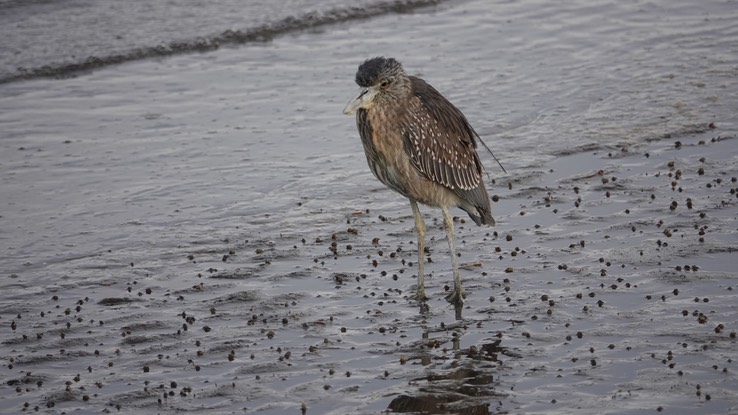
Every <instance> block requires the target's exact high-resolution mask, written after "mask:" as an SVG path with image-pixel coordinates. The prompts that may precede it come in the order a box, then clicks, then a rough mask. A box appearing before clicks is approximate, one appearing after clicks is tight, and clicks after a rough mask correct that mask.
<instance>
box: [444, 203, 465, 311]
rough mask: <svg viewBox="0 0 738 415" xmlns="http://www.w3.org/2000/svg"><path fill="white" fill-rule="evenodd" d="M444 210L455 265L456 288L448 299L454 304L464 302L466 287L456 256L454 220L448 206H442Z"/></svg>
mask: <svg viewBox="0 0 738 415" xmlns="http://www.w3.org/2000/svg"><path fill="white" fill-rule="evenodd" d="M441 212H443V220H444V222H445V223H446V236H447V237H448V249H449V251H451V263H452V264H453V267H454V290H453V291H451V294H449V295H447V296H446V300H447V301H448V302H449V303H453V304H459V305H460V304H463V303H464V297H465V294H464V289H463V288H462V287H461V275H459V264H458V262H457V258H456V245H455V243H454V220H453V218H452V217H451V214H450V213H449V212H448V208H446V207H445V206H442V207H441Z"/></svg>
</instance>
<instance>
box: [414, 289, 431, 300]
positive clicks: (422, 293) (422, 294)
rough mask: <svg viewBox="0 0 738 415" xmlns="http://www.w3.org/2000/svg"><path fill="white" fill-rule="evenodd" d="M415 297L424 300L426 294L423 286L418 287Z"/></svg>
mask: <svg viewBox="0 0 738 415" xmlns="http://www.w3.org/2000/svg"><path fill="white" fill-rule="evenodd" d="M415 299H416V300H418V301H425V300H427V299H428V296H427V295H425V287H422V286H421V287H420V288H418V292H417V293H416V294H415Z"/></svg>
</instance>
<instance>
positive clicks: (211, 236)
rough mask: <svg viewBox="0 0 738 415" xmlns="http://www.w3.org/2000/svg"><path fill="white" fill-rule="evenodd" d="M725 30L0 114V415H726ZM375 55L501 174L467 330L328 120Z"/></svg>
mask: <svg viewBox="0 0 738 415" xmlns="http://www.w3.org/2000/svg"><path fill="white" fill-rule="evenodd" d="M736 10H737V9H736V8H735V7H734V4H732V3H730V2H724V3H721V2H708V3H705V4H702V5H699V6H697V5H689V4H679V5H674V4H673V3H666V4H659V3H653V2H652V3H624V4H616V5H612V4H607V3H597V4H595V3H591V2H587V3H579V2H567V3H563V4H561V3H560V4H558V5H553V4H548V3H541V4H539V3H536V2H519V3H496V4H490V3H489V2H483V1H481V0H480V1H469V2H460V3H455V2H454V3H443V4H441V5H439V6H434V7H431V8H424V9H418V10H416V11H415V12H413V13H406V14H388V15H384V16H380V17H377V18H374V19H369V20H362V21H351V22H345V23H338V24H334V25H330V26H323V27H321V29H320V30H315V31H309V32H290V33H287V34H285V35H282V36H280V37H277V38H275V39H273V40H272V41H269V42H265V43H259V44H245V45H243V46H240V47H234V48H221V49H219V50H217V51H213V52H209V53H203V54H192V55H181V56H174V57H171V58H167V59H160V60H143V61H138V62H131V63H126V64H122V65H117V66H110V67H107V68H105V69H101V70H97V71H94V72H89V73H82V74H78V76H76V77H74V78H71V79H64V80H54V79H36V80H32V81H24V82H11V83H5V84H3V85H0V172H2V175H1V176H0V189H1V190H0V192H1V193H2V194H1V197H0V252H2V255H1V256H0V273H2V274H0V275H3V278H2V288H3V293H4V294H3V295H2V296H1V297H0V323H2V324H1V325H2V327H4V329H3V330H0V333H1V334H0V342H1V343H0V344H2V347H1V348H0V350H2V353H0V359H2V361H3V366H4V368H3V369H2V370H1V371H0V373H3V383H2V385H3V386H2V393H0V401H2V404H0V408H2V411H3V412H4V413H17V412H20V411H23V410H26V411H34V409H36V408H37V409H38V411H39V412H44V413H62V412H66V413H71V412H75V411H78V412H103V411H114V412H121V413H140V412H157V413H173V412H177V411H195V412H198V413H244V412H246V413H251V412H255V413H263V414H282V413H298V412H299V411H300V407H301V405H302V404H303V403H304V404H305V406H306V408H307V409H306V410H307V413H313V414H321V413H335V414H342V413H378V412H381V411H384V410H387V409H388V408H391V409H393V410H416V411H420V410H426V411H430V410H431V408H434V409H433V410H434V411H436V413H464V412H463V411H464V410H466V413H505V412H506V413H526V414H528V413H547V414H549V413H567V414H568V413H582V414H587V413H592V411H593V408H597V410H598V411H600V412H601V413H634V414H635V413H643V412H644V411H647V412H653V411H657V409H658V408H662V412H663V413H672V414H674V413H676V414H693V413H704V414H709V413H735V412H738V406H737V404H736V402H738V396H737V395H738V386H737V385H738V382H736V377H735V372H736V370H738V368H736V363H735V357H734V356H735V355H736V353H735V352H736V339H735V332H736V331H738V327H737V326H738V314H737V313H736V309H735V306H734V304H735V300H736V298H735V290H736V288H738V287H736V277H737V276H738V275H737V274H736V271H735V263H736V260H735V258H736V256H735V255H736V253H735V250H736V248H738V238H737V237H736V232H737V231H738V226H737V225H736V209H735V207H736V190H737V189H738V183H736V182H735V178H736V177H738V156H737V154H738V152H736V150H737V149H738V146H737V145H736V142H737V141H736V114H737V113H738V111H736V109H738V102H737V101H738V98H736V97H738V61H736V59H735V57H736V56H738V50H736V45H738V33H736V31H735V27H734V25H733V24H732V22H734V21H735V19H736V17H738V16H736V15H737V14H738V12H736ZM380 54H382V55H387V56H395V57H397V58H398V59H400V60H401V61H402V62H403V63H404V64H405V67H406V69H407V70H408V72H410V73H415V74H420V75H422V76H423V77H424V78H426V79H427V80H428V81H429V82H431V83H432V84H433V85H434V86H436V87H437V88H438V89H439V90H440V91H442V92H443V93H444V94H445V95H447V96H448V97H450V98H451V100H452V101H453V102H454V103H456V104H457V105H458V106H459V107H460V108H461V109H462V110H463V111H464V112H465V113H466V115H467V116H468V118H469V119H470V120H471V121H472V124H473V125H474V126H475V128H476V129H477V130H478V131H479V132H480V134H481V135H482V136H483V137H484V138H485V140H486V142H487V144H489V145H490V146H491V147H492V148H493V150H494V151H495V153H496V155H497V156H498V158H500V159H501V161H502V163H503V164H504V165H505V167H506V169H507V171H508V174H504V173H503V172H501V171H500V170H499V169H498V168H497V166H496V165H495V163H494V161H493V160H492V159H491V158H490V157H487V156H486V155H484V156H483V159H484V160H485V164H486V166H487V168H488V173H489V178H488V179H487V182H488V188H489V190H490V194H491V195H497V196H498V197H499V202H497V203H495V204H494V205H493V211H494V215H495V218H496V220H497V222H498V225H497V227H495V228H477V227H475V226H471V221H468V220H465V218H464V217H463V216H461V214H462V213H463V212H455V214H457V215H460V216H459V223H458V224H457V244H458V249H459V251H460V254H461V258H460V261H461V262H462V263H463V264H465V266H464V270H463V273H462V276H463V278H464V281H465V287H466V291H467V294H468V297H467V302H466V305H465V307H464V309H463V310H461V313H462V317H463V319H462V320H460V321H457V320H456V319H455V318H454V317H455V313H454V310H453V307H451V306H449V305H448V304H446V302H445V301H444V300H443V291H444V286H445V285H447V284H450V283H451V276H450V269H449V268H450V261H449V258H448V254H447V246H446V241H445V240H444V239H445V238H444V232H443V230H442V220H441V216H440V214H438V212H436V211H434V210H432V209H423V212H424V213H425V214H426V222H427V223H428V225H429V232H428V234H429V237H432V238H433V240H432V241H431V242H430V243H429V246H430V250H431V253H430V255H429V258H430V259H431V260H432V262H430V263H428V264H427V266H426V269H427V272H429V273H430V277H429V278H428V279H427V280H426V283H427V287H428V293H429V295H430V296H431V300H430V301H429V303H428V305H429V311H428V312H427V313H425V314H421V313H420V312H419V306H418V304H417V303H416V302H414V301H413V300H412V299H411V298H410V297H411V294H412V292H413V290H414V288H415V277H414V274H415V272H416V264H415V260H416V252H415V250H414V247H415V236H414V234H413V221H412V218H411V216H410V209H409V206H408V204H407V201H406V200H404V199H402V198H401V197H399V196H397V195H395V194H393V193H392V192H391V191H388V190H386V189H384V188H383V187H382V186H381V184H379V183H378V182H377V181H376V180H374V178H373V177H372V176H371V173H370V172H369V169H368V168H367V167H366V163H365V161H364V156H363V154H362V152H361V145H360V143H359V140H358V133H357V132H356V131H355V126H354V122H353V120H352V119H351V118H349V117H345V116H342V115H341V109H342V108H343V106H344V105H345V104H346V102H347V101H348V99H349V98H350V97H351V96H352V94H354V93H355V91H356V86H355V85H354V84H353V81H352V80H353V75H354V72H355V70H356V66H357V65H358V64H359V63H360V62H361V61H362V60H363V59H365V58H366V57H370V56H375V55H380ZM700 169H702V171H700ZM672 183H674V184H672ZM688 198H689V199H690V201H691V203H690V202H688V201H687V199H688ZM673 202H676V205H673V204H672V203H673ZM672 206H674V209H671V207H672ZM689 206H691V208H690V207H689ZM508 236H509V238H510V240H508ZM376 238H378V239H376ZM700 238H702V240H700ZM332 243H335V247H332V246H331V244H332ZM331 248H333V249H331ZM498 248H499V250H498ZM374 261H376V263H374ZM508 271H509V272H508ZM675 290H676V291H675ZM600 301H601V302H600ZM684 312H686V315H684ZM77 375H79V376H77ZM173 382H174V383H173ZM698 385H699V387H698ZM698 392H699V393H698ZM708 396H709V398H708ZM85 397H86V398H85ZM25 405H27V407H26V406H25ZM439 405H440V406H439ZM464 408H466V409H464ZM485 411H487V412H485Z"/></svg>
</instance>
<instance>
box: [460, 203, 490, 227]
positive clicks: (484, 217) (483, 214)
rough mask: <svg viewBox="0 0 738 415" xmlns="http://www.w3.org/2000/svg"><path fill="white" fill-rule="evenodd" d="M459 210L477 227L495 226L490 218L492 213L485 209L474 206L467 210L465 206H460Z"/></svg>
mask: <svg viewBox="0 0 738 415" xmlns="http://www.w3.org/2000/svg"><path fill="white" fill-rule="evenodd" d="M461 208H462V209H464V211H465V212H466V213H468V214H469V217H470V218H471V220H473V221H474V223H476V224H477V226H482V225H487V226H495V219H494V218H493V217H492V212H490V211H489V210H488V209H487V208H485V207H482V206H474V208H473V209H469V208H467V207H466V206H461Z"/></svg>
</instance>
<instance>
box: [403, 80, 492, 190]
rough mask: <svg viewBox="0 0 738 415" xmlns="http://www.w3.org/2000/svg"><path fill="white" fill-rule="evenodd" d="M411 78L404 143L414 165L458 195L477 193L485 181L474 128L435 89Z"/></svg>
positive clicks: (429, 177)
mask: <svg viewBox="0 0 738 415" xmlns="http://www.w3.org/2000/svg"><path fill="white" fill-rule="evenodd" d="M410 79H411V82H412V90H413V94H412V98H411V100H412V102H411V104H410V105H409V108H408V110H409V113H408V116H407V117H408V119H407V122H406V123H405V129H404V132H403V145H404V148H405V152H406V153H407V154H408V156H409V157H410V160H411V162H412V164H413V166H415V168H416V169H418V171H420V173H422V174H423V175H425V176H426V177H427V178H428V179H430V180H432V181H434V182H436V183H439V184H441V185H443V186H445V187H447V188H449V189H451V190H452V191H454V192H455V193H457V194H459V196H462V197H464V196H468V192H470V191H472V192H473V193H476V192H474V190H476V189H479V188H480V184H481V183H482V164H481V162H480V160H479V156H478V155H477V152H476V149H475V147H476V142H475V141H474V136H475V135H476V133H475V132H474V129H472V127H471V125H469V122H468V121H467V120H466V117H464V114H462V113H461V111H459V109H457V108H456V107H455V106H454V105H453V104H451V102H449V101H448V100H447V99H446V98H444V97H443V95H441V94H440V93H439V92H438V91H436V89H435V88H433V87H432V86H430V85H428V84H427V83H426V82H425V81H423V80H422V79H420V78H416V77H410ZM485 193H486V192H485ZM480 196H481V195H480ZM487 203H488V202H487Z"/></svg>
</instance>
